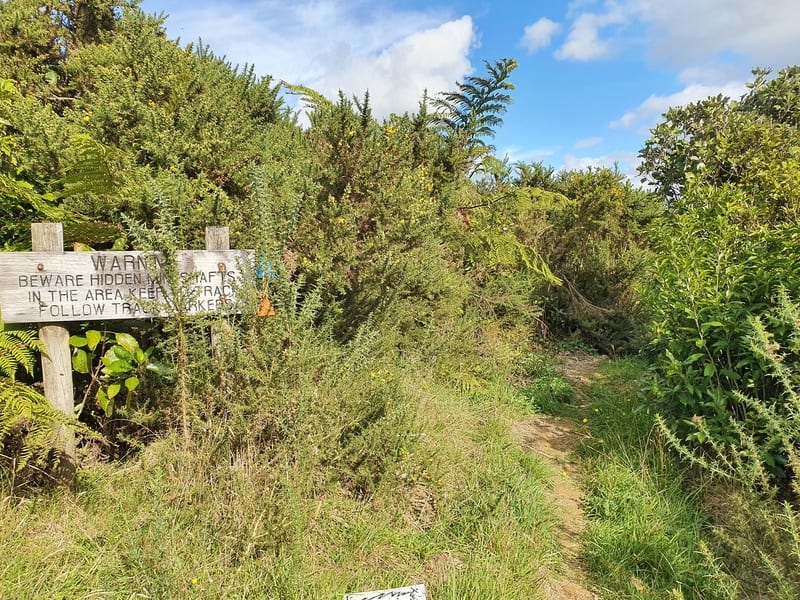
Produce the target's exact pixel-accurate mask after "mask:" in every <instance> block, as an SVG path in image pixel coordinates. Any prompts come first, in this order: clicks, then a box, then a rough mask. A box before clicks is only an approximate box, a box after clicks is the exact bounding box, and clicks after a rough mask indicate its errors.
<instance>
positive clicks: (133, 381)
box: [125, 377, 139, 392]
mask: <svg viewBox="0 0 800 600" xmlns="http://www.w3.org/2000/svg"><path fill="white" fill-rule="evenodd" d="M137 387H139V378H138V377H128V378H127V379H126V380H125V388H126V389H127V390H128V391H129V392H132V391H133V390H135V389H136V388H137Z"/></svg>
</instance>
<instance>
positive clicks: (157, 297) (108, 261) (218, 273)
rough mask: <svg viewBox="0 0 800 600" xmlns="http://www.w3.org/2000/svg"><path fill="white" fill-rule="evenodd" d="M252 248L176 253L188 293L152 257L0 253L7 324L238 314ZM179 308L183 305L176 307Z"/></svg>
mask: <svg viewBox="0 0 800 600" xmlns="http://www.w3.org/2000/svg"><path fill="white" fill-rule="evenodd" d="M252 261H253V253H252V251H248V250H219V251H214V250H183V251H180V252H178V253H177V261H176V262H177V267H178V270H179V271H180V279H181V282H182V285H181V290H182V291H181V293H179V294H173V293H172V292H171V290H170V289H169V286H168V285H167V282H166V278H165V276H164V269H163V264H162V258H161V256H160V255H159V254H157V253H148V252H64V253H63V254H56V253H49V252H0V320H2V321H3V322H6V323H48V322H61V321H91V320H106V319H138V318H143V317H158V316H164V315H166V314H169V313H170V312H172V311H177V310H183V311H185V312H187V313H189V314H200V313H209V312H216V311H221V310H225V311H235V310H236V288H237V287H238V286H239V285H240V283H241V275H242V267H243V266H244V265H245V264H248V263H252ZM176 302H179V303H181V304H182V306H179V307H177V306H175V303H176Z"/></svg>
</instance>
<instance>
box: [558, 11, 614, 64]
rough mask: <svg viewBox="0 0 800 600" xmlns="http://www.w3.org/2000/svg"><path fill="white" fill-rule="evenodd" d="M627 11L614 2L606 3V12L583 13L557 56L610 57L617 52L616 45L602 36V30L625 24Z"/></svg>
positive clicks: (582, 59) (564, 57) (563, 57)
mask: <svg viewBox="0 0 800 600" xmlns="http://www.w3.org/2000/svg"><path fill="white" fill-rule="evenodd" d="M627 21H628V17H627V15H626V13H625V12H624V11H623V10H622V8H621V7H620V6H619V5H617V4H616V3H613V2H607V3H606V11H605V12H604V13H589V12H585V13H581V14H580V15H578V17H577V18H576V19H575V20H574V21H573V22H572V26H571V28H570V31H569V35H568V36H567V40H566V41H565V42H564V44H563V45H562V46H561V48H559V49H558V50H557V51H556V53H555V56H556V58H558V59H561V60H579V61H588V60H598V59H602V58H608V57H610V56H612V55H613V54H614V52H615V45H614V44H613V43H612V42H611V41H609V40H603V39H601V38H600V31H601V30H603V29H606V28H608V27H610V26H612V25H624V24H625V23H626V22H627Z"/></svg>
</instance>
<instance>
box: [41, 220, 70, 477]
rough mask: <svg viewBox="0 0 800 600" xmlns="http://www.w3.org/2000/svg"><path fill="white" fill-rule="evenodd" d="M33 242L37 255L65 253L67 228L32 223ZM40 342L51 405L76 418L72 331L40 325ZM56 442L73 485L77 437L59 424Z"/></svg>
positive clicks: (60, 469)
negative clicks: (71, 352)
mask: <svg viewBox="0 0 800 600" xmlns="http://www.w3.org/2000/svg"><path fill="white" fill-rule="evenodd" d="M31 240H32V248H33V250H34V251H35V252H48V253H52V254H54V255H58V254H63V253H64V229H63V227H62V225H61V223H33V224H31ZM39 340H40V341H41V342H42V344H44V347H45V352H44V353H43V354H42V379H43V380H44V395H45V397H46V398H47V400H48V402H49V403H50V406H52V407H53V408H54V409H55V410H57V411H58V412H60V413H62V414H64V415H66V416H67V418H68V419H72V418H74V416H75V413H74V411H75V398H74V391H73V386H72V360H71V358H70V350H69V330H68V329H67V328H66V327H65V326H64V325H61V324H59V323H51V324H46V325H45V324H40V325H39ZM56 443H57V444H58V450H59V451H60V452H61V458H60V461H59V466H58V473H57V476H58V478H59V479H60V480H61V481H63V482H64V483H67V484H72V482H73V480H74V479H75V468H76V464H77V462H76V455H75V435H74V434H73V433H72V431H70V430H69V429H68V428H67V427H66V426H65V425H59V426H58V432H57V434H56Z"/></svg>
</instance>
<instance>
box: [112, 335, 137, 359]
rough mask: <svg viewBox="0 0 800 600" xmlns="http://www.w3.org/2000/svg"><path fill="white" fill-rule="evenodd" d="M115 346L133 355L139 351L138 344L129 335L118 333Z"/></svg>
mask: <svg viewBox="0 0 800 600" xmlns="http://www.w3.org/2000/svg"><path fill="white" fill-rule="evenodd" d="M117 344H119V345H120V346H122V347H123V348H125V350H127V351H128V352H130V353H131V354H134V353H135V352H136V351H137V350H138V349H139V342H137V341H136V338H135V337H133V336H132V335H131V334H130V333H118V334H117Z"/></svg>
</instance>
